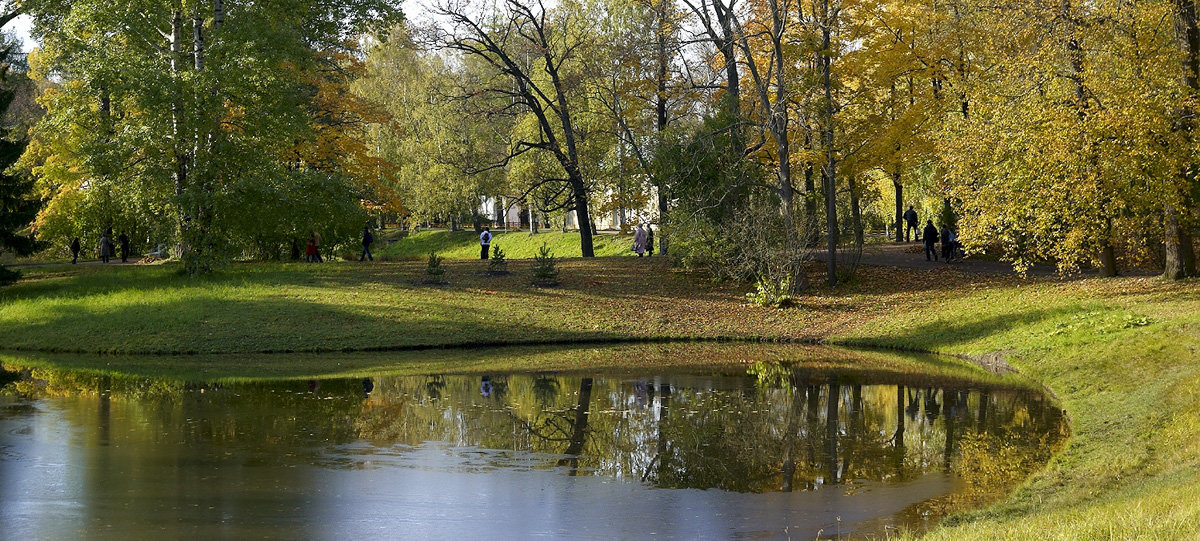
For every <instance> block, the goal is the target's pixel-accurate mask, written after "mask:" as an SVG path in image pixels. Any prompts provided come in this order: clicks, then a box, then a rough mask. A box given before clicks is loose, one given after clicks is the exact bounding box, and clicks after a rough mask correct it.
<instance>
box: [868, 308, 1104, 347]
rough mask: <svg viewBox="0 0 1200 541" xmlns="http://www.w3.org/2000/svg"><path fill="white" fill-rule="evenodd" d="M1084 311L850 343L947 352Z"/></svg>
mask: <svg viewBox="0 0 1200 541" xmlns="http://www.w3.org/2000/svg"><path fill="white" fill-rule="evenodd" d="M1084 312H1087V310H1085V309H1083V308H1081V307H1062V308H1053V309H1047V308H1029V309H1025V310H1018V311H1015V312H1010V313H1006V314H998V315H991V316H981V317H979V318H978V319H973V320H971V321H959V322H952V321H931V322H922V323H917V324H914V325H911V326H907V327H904V328H902V329H899V330H895V331H893V332H892V333H891V334H889V335H888V336H876V337H860V338H854V339H851V340H848V341H847V342H848V343H852V344H858V345H865V346H875V347H892V348H902V349H909V350H918V351H943V350H948V349H954V348H956V347H960V346H963V345H966V344H970V343H972V342H975V341H978V340H982V339H985V338H988V337H991V336H995V335H998V334H1002V333H1005V332H1007V331H1009V330H1011V329H1014V328H1018V327H1028V326H1031V325H1036V324H1038V323H1041V322H1044V321H1048V320H1052V319H1058V318H1063V317H1067V316H1071V315H1075V314H1081V313H1084Z"/></svg>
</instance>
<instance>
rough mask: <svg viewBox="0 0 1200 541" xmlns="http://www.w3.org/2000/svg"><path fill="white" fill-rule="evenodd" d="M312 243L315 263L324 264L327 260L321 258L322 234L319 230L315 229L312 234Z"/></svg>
mask: <svg viewBox="0 0 1200 541" xmlns="http://www.w3.org/2000/svg"><path fill="white" fill-rule="evenodd" d="M312 243H313V261H316V262H317V263H324V262H325V260H324V259H322V258H321V234H320V233H317V230H315V229H314V230H313V232H312Z"/></svg>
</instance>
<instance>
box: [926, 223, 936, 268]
mask: <svg viewBox="0 0 1200 541" xmlns="http://www.w3.org/2000/svg"><path fill="white" fill-rule="evenodd" d="M924 233H925V237H924V239H925V261H929V260H930V259H929V256H930V255H931V254H932V255H933V261H937V260H938V253H937V249H936V248H935V246H936V245H937V241H938V230H937V228H936V227H934V226H933V220H929V221H927V222H926V223H925V231H924Z"/></svg>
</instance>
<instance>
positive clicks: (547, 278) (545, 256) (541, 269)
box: [533, 244, 558, 287]
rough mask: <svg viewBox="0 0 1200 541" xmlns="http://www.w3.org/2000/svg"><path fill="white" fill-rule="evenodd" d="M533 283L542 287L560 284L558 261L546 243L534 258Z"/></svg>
mask: <svg viewBox="0 0 1200 541" xmlns="http://www.w3.org/2000/svg"><path fill="white" fill-rule="evenodd" d="M533 283H534V284H535V285H538V286H542V287H550V286H555V285H558V263H557V261H556V260H555V259H554V253H553V252H551V251H550V248H548V247H546V245H545V244H543V245H542V247H541V249H539V250H538V254H537V256H535V257H534V258H533Z"/></svg>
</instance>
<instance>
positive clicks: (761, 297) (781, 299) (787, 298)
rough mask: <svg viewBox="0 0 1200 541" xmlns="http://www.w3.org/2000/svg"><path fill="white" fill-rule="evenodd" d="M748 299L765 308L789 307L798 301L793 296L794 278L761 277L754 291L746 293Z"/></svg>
mask: <svg viewBox="0 0 1200 541" xmlns="http://www.w3.org/2000/svg"><path fill="white" fill-rule="evenodd" d="M746 300H748V301H750V303H751V304H754V305H756V306H762V307H764V308H787V307H789V306H791V305H792V304H794V303H795V302H796V299H795V297H793V296H792V278H791V276H786V275H785V276H783V277H780V278H777V279H768V278H759V280H758V282H756V283H755V284H754V291H753V292H751V293H747V294H746Z"/></svg>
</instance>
